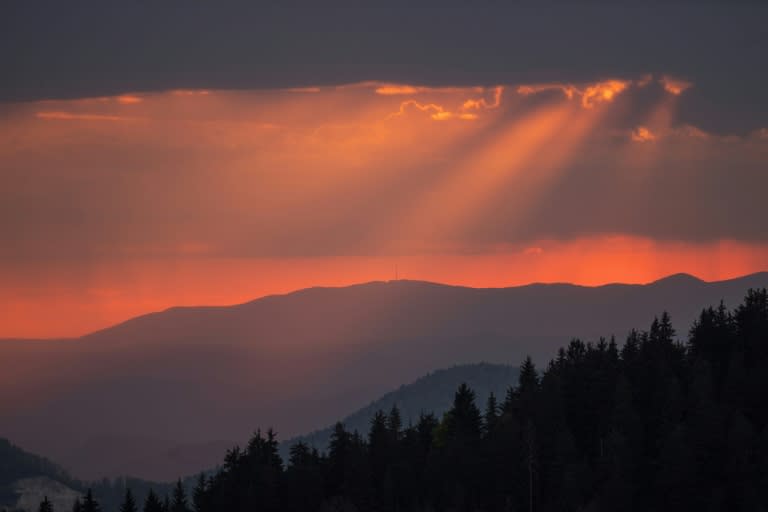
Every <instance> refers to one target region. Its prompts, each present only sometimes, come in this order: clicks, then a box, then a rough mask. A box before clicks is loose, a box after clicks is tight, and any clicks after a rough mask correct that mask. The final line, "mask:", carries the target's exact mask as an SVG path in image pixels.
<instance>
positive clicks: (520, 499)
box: [194, 289, 768, 512]
mask: <svg viewBox="0 0 768 512" xmlns="http://www.w3.org/2000/svg"><path fill="white" fill-rule="evenodd" d="M595 321H597V322H599V317H597V316H596V320H595ZM475 398H476V397H475V393H474V391H472V390H471V389H470V388H469V387H468V386H466V385H462V386H460V387H459V389H458V390H457V391H456V392H455V394H454V398H453V405H452V407H451V408H450V410H449V411H448V412H446V414H444V415H443V416H442V418H437V417H435V416H434V415H432V414H423V415H422V416H421V417H420V418H419V420H418V421H417V422H416V423H415V424H414V425H412V426H410V427H405V426H404V425H403V422H402V417H401V415H400V414H399V413H398V411H397V410H393V411H390V412H388V413H384V412H382V413H379V414H377V415H376V416H375V417H374V419H373V420H372V421H371V424H370V428H369V430H368V432H357V431H354V432H350V431H349V430H348V429H346V428H345V427H344V425H342V424H341V423H339V424H337V425H336V427H335V429H334V432H333V434H332V437H331V441H330V444H329V446H328V450H327V453H318V451H317V450H312V449H310V448H309V447H308V446H307V445H306V444H304V443H298V444H296V445H294V446H293V447H292V449H291V453H290V458H289V460H288V461H287V463H288V464H287V465H286V466H284V464H283V461H282V460H281V459H280V457H279V455H278V441H277V439H276V438H275V436H274V434H273V433H272V432H271V431H268V432H266V433H262V432H257V433H256V434H255V435H254V437H253V438H252V439H251V440H250V441H249V442H248V444H247V445H246V446H245V447H244V448H242V449H240V448H235V449H233V450H231V451H229V452H228V453H227V455H226V458H225V461H224V465H223V467H222V468H221V470H220V471H219V472H218V473H217V474H216V475H215V476H213V477H211V478H210V479H202V480H201V482H200V486H199V488H198V489H197V491H196V493H195V499H194V504H195V507H196V509H197V510H199V511H201V512H207V511H241V510H242V511H245V510H275V511H277V510H281V511H286V510H289V511H311V510H345V511H347V510H348V511H354V510H360V511H368V510H467V511H469V510H484V511H497V510H498V511H502V510H552V511H554V510H636V511H645V510H734V511H735V510H745V511H746V510H761V509H765V507H766V505H768V491H767V490H768V429H767V428H766V422H767V421H768V296H767V294H766V290H765V289H763V290H761V291H750V292H749V293H748V295H747V296H746V298H745V300H744V302H743V304H741V305H740V306H739V307H738V308H736V309H735V310H734V311H732V312H729V311H727V310H726V308H725V307H724V306H722V305H721V306H720V307H715V308H708V309H705V310H704V311H702V313H701V314H700V316H699V318H698V320H697V321H696V322H695V323H694V325H693V326H692V327H691V328H690V331H689V335H688V339H687V342H680V341H678V336H677V334H676V332H675V330H674V328H673V327H672V324H671V321H670V318H669V316H668V315H667V314H666V313H665V314H663V315H662V316H661V317H660V318H658V319H656V320H654V321H653V323H652V325H651V326H650V329H649V330H648V331H632V332H631V333H630V334H629V336H628V337H627V339H626V341H625V342H624V343H623V345H621V346H619V345H618V344H617V343H616V342H615V341H614V340H610V341H609V340H605V339H600V340H599V341H598V342H596V343H584V342H583V341H581V340H578V339H574V340H572V341H571V342H570V343H569V344H568V346H567V347H565V348H562V349H561V350H559V351H558V353H557V354H556V356H555V358H554V359H553V360H552V361H551V362H550V363H549V364H548V366H547V367H546V368H545V369H544V370H543V371H541V372H540V371H537V369H536V368H535V366H534V365H533V363H532V362H531V360H530V359H527V360H526V361H525V362H524V363H523V365H522V368H521V373H520V378H519V383H518V385H517V386H515V387H513V388H510V389H509V391H508V392H507V394H506V396H504V397H498V399H494V398H490V399H489V400H488V401H487V403H486V404H477V403H476V400H475Z"/></svg>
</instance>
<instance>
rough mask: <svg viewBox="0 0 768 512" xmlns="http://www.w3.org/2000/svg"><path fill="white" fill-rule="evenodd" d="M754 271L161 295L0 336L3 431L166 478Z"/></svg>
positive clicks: (631, 323) (620, 332)
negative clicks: (625, 281)
mask: <svg viewBox="0 0 768 512" xmlns="http://www.w3.org/2000/svg"><path fill="white" fill-rule="evenodd" d="M765 286H768V273H760V274H754V275H751V276H745V277H743V278H739V279H734V280H729V281H721V282H715V283H706V282H703V281H700V280H698V279H696V278H693V277H691V276H680V275H678V276H671V277H669V278H667V279H662V280H660V281H657V282H654V283H651V284H648V285H621V284H613V285H607V286H600V287H582V286H573V285H568V284H534V285H528V286H521V287H513V288H500V289H473V288H462V287H455V286H445V285H439V284H433V283H423V282H413V281H395V282H375V283H367V284H361V285H356V286H349V287H343V288H311V289H307V290H301V291H298V292H295V293H291V294H287V295H281V296H271V297H265V298H263V299H258V300H255V301H252V302H249V303H246V304H241V305H237V306H231V307H197V308H172V309H170V310H167V311H164V312H161V313H154V314H150V315H145V316H142V317H138V318H135V319H133V320H130V321H128V322H125V323H122V324H120V325H117V326H114V327H112V328H109V329H105V330H103V331H99V332H96V333H93V334H90V335H88V336H84V337H82V338H78V339H69V340H44V341H30V340H24V341H4V342H0V361H3V362H9V361H10V362H11V363H12V364H7V363H6V364H4V365H3V371H2V372H0V415H1V416H2V417H3V423H2V424H1V425H0V435H4V436H7V437H9V438H11V439H14V441H15V442H17V443H19V444H20V445H21V446H24V447H25V448H27V449H30V450H32V451H35V452H38V453H45V454H47V455H49V456H51V457H53V458H54V459H55V460H57V461H61V462H62V463H63V464H64V465H65V467H66V468H67V469H68V470H70V471H72V472H73V473H74V474H76V475H77V476H78V477H81V478H97V477H100V476H104V475H108V476H114V475H121V474H132V475H137V476H142V477H145V478H150V479H155V480H168V479H173V478H175V477H177V476H179V475H182V474H189V473H191V472H195V471H197V470H199V469H200V468H201V467H210V466H213V465H215V464H216V463H217V462H218V460H219V457H220V453H221V447H223V446H228V445H231V444H234V443H235V442H236V441H242V440H244V439H246V438H247V437H248V436H249V435H250V433H251V432H252V431H253V430H254V429H256V428H257V427H261V428H267V427H269V426H274V427H275V428H276V429H277V431H278V433H279V434H280V437H281V438H283V439H285V438H288V437H291V436H294V435H297V434H300V433H302V432H307V431H311V430H312V429H316V428H320V427H323V426H325V425H329V424H331V423H332V422H334V421H335V420H336V419H338V418H340V417H342V416H343V415H344V414H346V413H348V411H350V410H354V409H356V408H359V407H360V406H362V405H363V404H365V403H366V402H367V401H368V400H370V397H371V396H378V395H381V394H382V393H384V392H386V391H387V390H388V389H392V388H394V387H396V386H398V385H400V384H401V383H403V382H411V381H413V380H414V379H416V378H417V377H419V376H421V375H424V374H425V373H427V372H429V371H432V370H434V369H435V368H444V367H449V366H451V365H454V364H462V363H472V362H476V361H489V362H493V363H503V364H513V365H517V364H519V362H520V361H521V360H522V359H523V358H524V357H525V355H526V354H531V355H532V356H533V358H534V359H535V360H536V361H538V362H539V363H545V362H546V360H547V359H548V358H550V357H551V356H552V355H553V354H554V351H555V350H556V349H557V348H558V347H560V346H562V345H563V344H565V343H567V341H568V340H569V339H570V338H571V337H573V336H579V337H582V338H585V339H596V338H597V337H598V336H600V335H605V336H610V335H611V334H615V335H616V336H617V337H618V338H619V340H620V341H621V340H623V337H624V336H625V335H626V333H627V331H628V330H629V329H630V328H632V327H640V328H643V327H647V326H648V325H649V324H650V322H651V320H652V319H653V316H654V315H657V314H659V313H660V312H661V310H662V309H667V310H668V311H669V312H670V313H671V315H672V319H673V322H674V323H675V325H676V326H678V327H680V326H688V325H690V322H691V321H692V320H693V319H694V317H695V316H696V314H697V313H698V312H699V311H700V309H701V308H702V307H704V306H708V305H710V304H716V303H718V302H719V301H720V300H721V299H722V300H725V302H726V303H727V304H728V305H734V304H737V303H738V302H740V300H741V298H742V297H743V295H744V293H745V292H746V290H747V289H748V288H750V287H765ZM684 334H685V333H681V336H682V335H684ZM51 424H55V425H56V426H57V435H56V436H51V435H50V430H49V425H51ZM146 446H151V447H152V449H151V450H147V451H146V453H144V452H142V451H141V450H139V449H137V447H146Z"/></svg>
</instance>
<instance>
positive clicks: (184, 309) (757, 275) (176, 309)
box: [0, 271, 768, 343]
mask: <svg viewBox="0 0 768 512" xmlns="http://www.w3.org/2000/svg"><path fill="white" fill-rule="evenodd" d="M767 277H768V271H759V272H753V273H750V274H745V275H742V276H737V277H733V278H729V279H720V280H715V281H706V280H704V279H701V278H699V277H697V276H695V275H693V274H688V273H686V272H678V273H675V274H670V275H667V276H664V277H661V278H659V279H656V280H653V281H649V282H646V283H623V282H610V283H603V284H599V285H582V284H576V283H569V282H560V281H557V282H540V281H535V282H531V283H527V284H522V285H514V286H490V287H482V286H465V285H455V284H449V283H439V282H436V281H424V280H418V279H398V280H388V281H383V280H374V281H366V282H361V283H353V284H349V285H341V286H309V287H306V288H299V289H296V290H292V291H289V292H286V293H274V294H268V295H263V296H260V297H256V298H254V299H250V300H247V301H245V302H240V303H235V304H223V305H206V304H201V305H194V306H171V307H168V308H165V309H162V310H158V311H150V312H147V313H142V314H140V315H137V316H134V317H131V318H128V319H126V320H123V321H121V322H118V323H115V324H113V325H109V326H106V327H103V328H101V329H96V330H94V331H90V332H87V333H85V334H82V335H80V336H67V337H52V338H19V337H8V338H4V337H0V343H1V342H6V341H15V342H18V341H29V342H34V341H52V340H57V341H74V340H81V339H84V338H91V337H98V336H99V335H101V334H102V333H105V332H110V331H112V330H113V329H116V328H120V327H123V326H125V325H126V324H132V323H134V322H136V321H142V320H149V319H152V318H156V317H158V316H162V315H164V314H178V313H189V312H194V313H199V312H217V311H226V310H231V309H242V308H247V307H249V306H253V305H256V304H264V303H267V302H270V301H274V300H281V299H288V298H291V297H296V296H302V295H304V294H307V293H313V292H323V291H338V290H354V289H362V288H369V287H373V286H382V285H383V286H392V285H394V286H399V285H400V286H402V285H404V286H409V285H416V286H428V287H435V288H439V289H459V290H467V291H478V292H480V291H489V290H493V291H502V290H503V291H509V290H524V289H531V288H539V287H544V288H547V287H568V288H576V289H590V290H599V289H606V288H613V287H635V288H636V287H647V286H651V285H659V284H669V283H675V282H676V283H680V282H687V283H693V284H718V283H735V282H739V281H749V280H754V279H761V278H767Z"/></svg>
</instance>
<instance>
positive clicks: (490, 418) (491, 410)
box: [485, 391, 499, 434]
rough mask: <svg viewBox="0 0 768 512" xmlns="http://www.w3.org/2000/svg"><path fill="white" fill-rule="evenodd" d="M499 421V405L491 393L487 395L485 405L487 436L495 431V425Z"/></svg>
mask: <svg viewBox="0 0 768 512" xmlns="http://www.w3.org/2000/svg"><path fill="white" fill-rule="evenodd" d="M498 419H499V405H498V404H497V403H496V395H494V394H493V391H491V392H490V394H489V395H488V401H487V402H486V404H485V430H486V432H488V433H489V434H490V433H491V432H493V431H494V430H495V429H496V423H497V422H498Z"/></svg>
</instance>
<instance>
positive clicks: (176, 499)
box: [170, 479, 189, 512]
mask: <svg viewBox="0 0 768 512" xmlns="http://www.w3.org/2000/svg"><path fill="white" fill-rule="evenodd" d="M170 512H189V507H187V495H186V493H185V492H184V486H183V485H182V483H181V479H179V480H178V481H177V482H176V487H174V488H173V501H172V502H171V507H170Z"/></svg>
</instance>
